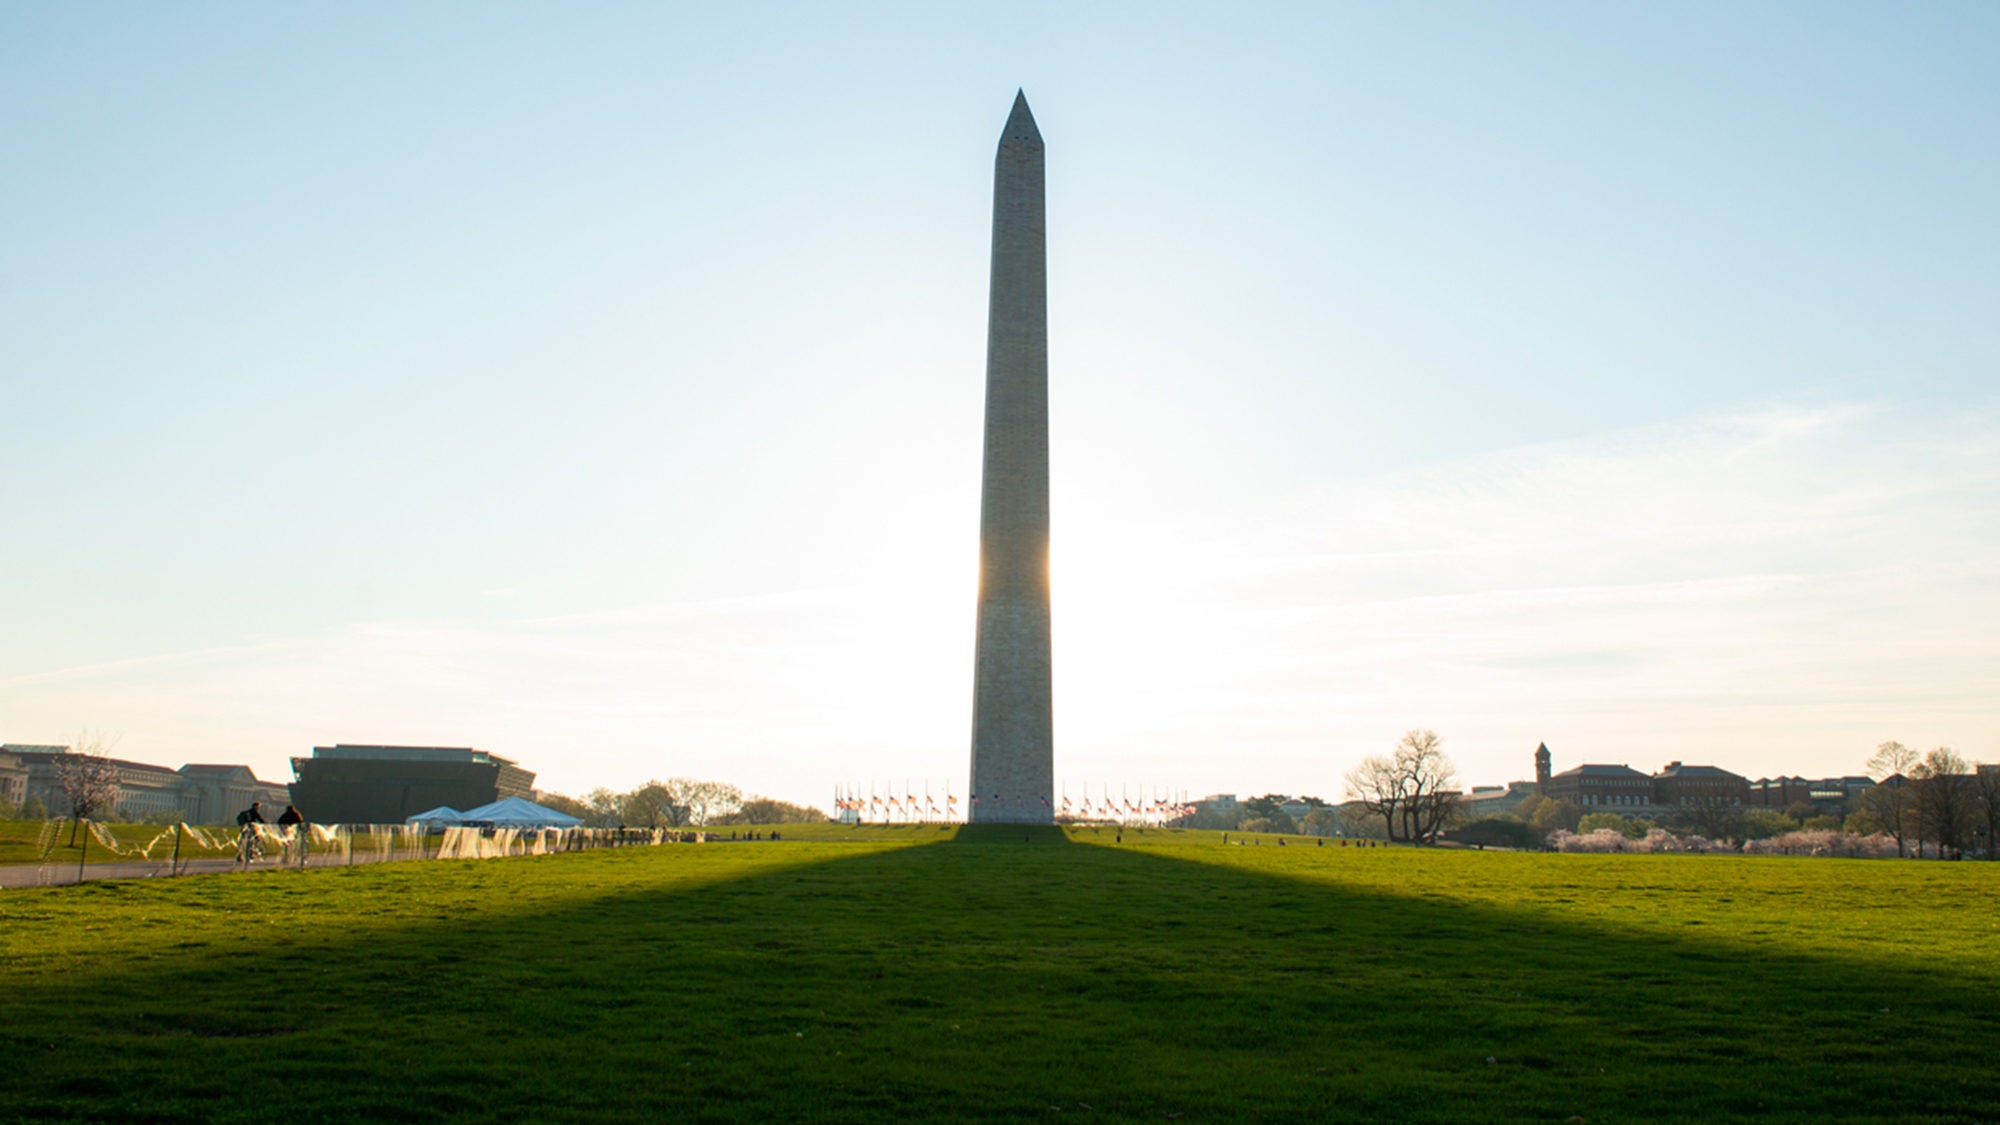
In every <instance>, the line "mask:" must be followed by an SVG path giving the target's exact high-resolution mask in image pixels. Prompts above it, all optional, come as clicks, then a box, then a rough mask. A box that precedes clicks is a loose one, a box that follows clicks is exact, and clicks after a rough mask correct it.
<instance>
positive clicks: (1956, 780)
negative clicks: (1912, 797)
mask: <svg viewBox="0 0 2000 1125" xmlns="http://www.w3.org/2000/svg"><path fill="white" fill-rule="evenodd" d="M1913 774H1914V776H1915V778H1916V791H1917V792H1916V811H1917V822H1918V823H1919V824H1920V825H1921V826H1922V831H1923V834H1924V835H1925V836H1927V837H1929V838H1930V839H1932V840H1935V841H1937V846H1938V858H1939V859H1947V858H1949V857H1950V854H1951V853H1952V852H1955V851H1962V850H1964V848H1965V838H1966V837H1967V836H1969V835H1971V829H1972V825H1973V820H1972V812H1973V808H1972V806H1973V799H1974V793H1973V787H1972V776H1971V774H1972V770H1971V768H1970V767H1969V766H1968V765H1967V764H1966V761H1965V758H1964V756H1963V755H1961V754H1959V753H1958V752H1957V751H1956V750H1953V749H1952V748H1951V747H1949V746H1940V747H1938V748H1937V749H1935V750H1932V751H1931V752H1930V753H1928V754H1925V755H1924V760H1923V761H1922V762H1920V763H1918V764H1917V766H1916V768H1915V770H1914V771H1913ZM1918 851H1919V854H1921V853H1922V848H1921V847H1919V849H1918Z"/></svg>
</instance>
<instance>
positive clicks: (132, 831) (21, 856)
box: [0, 820, 236, 867]
mask: <svg viewBox="0 0 2000 1125" xmlns="http://www.w3.org/2000/svg"><path fill="white" fill-rule="evenodd" d="M42 824H43V822H42V821H39V820H0V864H5V863H35V862H37V861H38V860H40V859H41V853H40V852H38V851H37V850H36V845H37V844H38V843H39V840H40V835H41V832H42ZM104 827H105V829H106V830H107V831H109V832H110V833H111V836H112V838H113V839H115V840H117V841H118V846H119V847H121V848H124V849H126V850H127V851H130V850H132V849H134V848H139V847H143V846H145V845H146V844H147V843H149V842H151V841H152V840H153V839H154V838H155V837H157V836H159V835H160V833H162V832H169V833H170V832H172V831H173V828H172V827H170V826H168V825H162V824H107V825H105V826H104ZM204 831H206V832H207V833H208V834H209V835H210V836H212V837H215V838H218V839H224V838H226V839H228V840H230V841H234V840H235V838H236V829H235V828H233V827H230V828H208V829H204ZM85 835H88V833H87V832H81V831H79V832H77V833H76V843H75V844H71V843H70V837H71V833H70V822H69V821H68V820H65V821H63V822H62V823H61V824H60V825H59V826H58V829H57V832H56V839H55V849H54V851H53V852H52V853H51V854H50V855H49V857H48V859H47V860H46V862H48V863H53V864H58V865H61V864H65V863H67V864H68V865H69V866H71V867H75V866H76V865H77V861H78V859H79V858H81V859H82V860H83V861H84V862H85V863H90V864H97V863H130V862H134V861H136V860H138V858H139V857H137V856H133V855H119V854H118V853H116V852H113V851H111V850H110V849H108V848H106V847H104V846H103V845H101V844H100V843H99V842H98V841H96V840H94V839H93V840H91V841H90V844H89V847H88V849H87V850H86V848H85V846H84V840H83V838H84V836H85ZM173 850H174V849H173V837H172V836H168V837H167V838H166V840H164V841H162V842H161V843H159V844H158V845H156V846H155V847H154V848H153V851H152V854H151V856H150V858H151V859H156V860H160V861H162V862H164V861H165V860H166V858H167V857H168V856H169V855H171V854H173ZM231 852H232V849H230V848H220V849H213V850H211V849H204V848H201V847H199V846H198V845H196V844H195V842H194V841H193V840H192V839H191V838H188V839H183V840H182V842H181V857H182V858H183V859H194V858H213V857H216V856H227V855H229V854H231Z"/></svg>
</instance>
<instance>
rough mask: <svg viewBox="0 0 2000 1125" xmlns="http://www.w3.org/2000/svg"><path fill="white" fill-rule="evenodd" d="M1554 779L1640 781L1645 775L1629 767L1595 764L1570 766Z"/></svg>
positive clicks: (1644, 778)
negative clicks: (1609, 778) (1630, 779)
mask: <svg viewBox="0 0 2000 1125" xmlns="http://www.w3.org/2000/svg"><path fill="white" fill-rule="evenodd" d="M1555 777H1630V778H1638V779H1639V780H1641V781H1644V780H1646V775H1645V774H1643V773H1640V772H1639V771H1638V770H1635V769H1633V768H1632V767H1631V766H1608V765H1597V764H1589V765H1581V766H1571V767H1570V768H1568V769H1566V770H1564V771H1562V772H1561V773H1559V774H1556V775H1555ZM1554 779H1555V778H1554V777H1552V778H1550V780H1551V781H1553V780H1554Z"/></svg>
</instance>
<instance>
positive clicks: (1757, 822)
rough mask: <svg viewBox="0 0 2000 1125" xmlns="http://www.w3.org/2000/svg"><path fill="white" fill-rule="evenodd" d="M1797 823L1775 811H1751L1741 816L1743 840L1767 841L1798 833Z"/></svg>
mask: <svg viewBox="0 0 2000 1125" xmlns="http://www.w3.org/2000/svg"><path fill="white" fill-rule="evenodd" d="M1798 827H1799V822H1798V821H1796V820H1793V819H1792V818H1791V817H1789V816H1786V815H1785V814H1784V813H1781V812H1779V811H1778V810H1776V809H1751V810H1750V811H1748V812H1746V813H1744V814H1743V838H1744V839H1746V840H1768V839H1770V838H1771V837H1773V836H1782V835H1784V834H1785V833H1787V832H1796V831H1798Z"/></svg>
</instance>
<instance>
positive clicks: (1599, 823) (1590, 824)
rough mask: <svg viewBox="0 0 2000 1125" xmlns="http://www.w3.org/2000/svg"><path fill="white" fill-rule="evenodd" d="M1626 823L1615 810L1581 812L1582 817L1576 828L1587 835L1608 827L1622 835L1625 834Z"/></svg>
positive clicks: (1627, 822)
mask: <svg viewBox="0 0 2000 1125" xmlns="http://www.w3.org/2000/svg"><path fill="white" fill-rule="evenodd" d="M1628 824H1630V822H1629V821H1627V820H1626V819H1625V818H1624V817H1622V816H1620V815H1618V814H1617V813H1615V812H1594V813H1585V814H1583V819H1582V820H1581V821H1580V822H1578V824H1577V826H1576V830H1577V831H1578V832H1580V833H1582V834H1583V835H1585V836H1588V835H1590V834H1591V833H1592V832H1601V831H1603V830H1604V829H1606V828H1609V829H1611V830H1612V831H1613V832H1616V833H1618V834H1619V835H1620V836H1623V835H1626V831H1625V829H1626V827H1627V825H1628Z"/></svg>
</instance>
